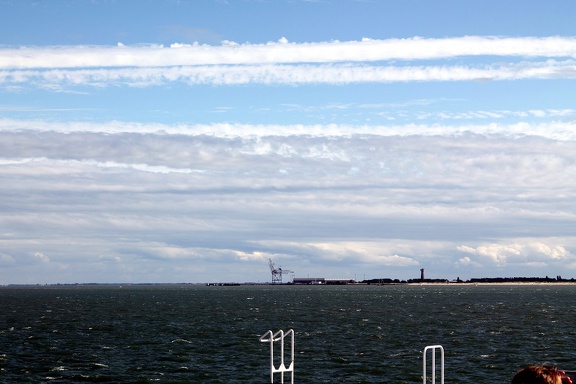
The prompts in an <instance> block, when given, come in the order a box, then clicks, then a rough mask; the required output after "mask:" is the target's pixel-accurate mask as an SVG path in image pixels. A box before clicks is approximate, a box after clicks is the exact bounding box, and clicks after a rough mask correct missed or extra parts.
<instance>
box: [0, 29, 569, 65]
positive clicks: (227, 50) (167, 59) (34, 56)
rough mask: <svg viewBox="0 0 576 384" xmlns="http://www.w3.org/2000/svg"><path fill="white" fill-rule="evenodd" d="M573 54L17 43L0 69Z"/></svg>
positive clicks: (544, 44) (455, 47) (544, 46)
mask: <svg viewBox="0 0 576 384" xmlns="http://www.w3.org/2000/svg"><path fill="white" fill-rule="evenodd" d="M479 55H483V56H485V55H490V56H522V57H571V58H576V38H571V37H555V36H552V37H485V36H464V37H454V38H443V39H425V38H419V37H414V38H409V39H386V40H374V39H367V38H366V39H362V40H361V41H346V42H340V41H331V42H316V43H288V42H286V41H281V42H277V43H268V44H236V43H231V42H225V43H224V44H223V45H221V46H208V45H200V44H191V45H190V44H172V45H171V46H170V47H164V46H162V45H149V46H126V45H124V44H119V45H118V46H115V47H110V46H52V47H27V46H25V47H18V48H4V49H1V50H0V68H4V69H32V68H46V69H48V68H90V67H162V66H179V65H218V64H274V63H337V62H343V61H348V62H358V61H385V60H429V59H442V58H450V57H457V56H479Z"/></svg>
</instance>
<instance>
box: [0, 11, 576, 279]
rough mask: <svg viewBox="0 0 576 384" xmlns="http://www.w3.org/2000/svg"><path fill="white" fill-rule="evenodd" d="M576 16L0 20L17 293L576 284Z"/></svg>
mask: <svg viewBox="0 0 576 384" xmlns="http://www.w3.org/2000/svg"><path fill="white" fill-rule="evenodd" d="M575 11H576V4H575V3H574V2H573V1H568V0H566V1H560V0H558V1H552V2H543V1H525V0H524V1H505V2H503V1H482V2H479V1H440V2H430V1H424V0H421V1H418V0H406V1H400V0H398V1H353V0H341V1H329V0H325V1H321V0H319V1H298V0H293V1H281V0H278V1H248V0H246V1H208V0H206V1H185V0H180V1H177V0H174V1H168V0H166V1H159V0H158V1H113V0H101V1H98V0H93V1H82V0H79V1H66V0H53V1H23V0H18V1H16V0H14V1H10V0H0V36H1V37H0V284H9V283H74V282H102V283H105V282H106V283H107V282H214V281H218V282H228V281H236V282H245V281H256V282H258V281H260V282H264V281H269V280H270V273H269V271H268V265H267V263H268V260H269V259H272V260H273V261H274V263H275V264H276V265H277V266H282V267H283V268H285V269H290V270H293V271H294V272H295V276H296V277H306V276H317V277H327V278H344V277H346V278H347V277H352V278H354V277H356V278H357V279H358V280H360V279H363V278H367V279H368V278H384V277H389V278H400V279H408V278H415V277H419V270H420V268H424V269H425V270H426V275H427V277H430V278H448V279H455V278H456V277H460V278H461V279H468V278H471V277H497V276H500V277H503V276H557V275H562V276H563V277H565V278H569V277H576V236H575V231H574V230H575V229H576V206H575V205H574V203H573V196H574V195H575V192H576V182H575V180H574V179H575V178H574V175H576V157H575V156H574V155H573V154H574V153H576V106H575V105H574V101H575V97H574V85H575V79H576V27H574V23H573V15H574V14H575Z"/></svg>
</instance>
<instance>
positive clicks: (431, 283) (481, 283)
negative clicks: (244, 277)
mask: <svg viewBox="0 0 576 384" xmlns="http://www.w3.org/2000/svg"><path fill="white" fill-rule="evenodd" d="M256 285H258V286H274V285H282V286H309V285H319V286H326V285H330V286H332V285H353V286H399V285H409V286H485V285H509V286H513V285H541V286H543V285H546V286H551V285H576V281H571V280H562V281H478V282H476V281H460V282H456V281H422V282H416V281H410V282H406V281H402V282H382V283H374V282H358V283H348V284H294V283H292V282H287V283H281V284H273V283H270V282H264V283H253V282H246V283H54V284H3V285H0V288H18V287H22V288H58V287H62V288H64V287H154V286H158V287H161V286H213V287H234V286H256Z"/></svg>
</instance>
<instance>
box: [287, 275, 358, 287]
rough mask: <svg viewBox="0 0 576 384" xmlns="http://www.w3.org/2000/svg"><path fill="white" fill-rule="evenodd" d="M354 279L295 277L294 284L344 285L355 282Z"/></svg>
mask: <svg viewBox="0 0 576 384" xmlns="http://www.w3.org/2000/svg"><path fill="white" fill-rule="evenodd" d="M354 282H355V281H354V279H326V278H324V277H295V278H294V280H293V281H292V283H293V284H301V285H344V284H353V283H354Z"/></svg>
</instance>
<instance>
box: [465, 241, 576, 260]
mask: <svg viewBox="0 0 576 384" xmlns="http://www.w3.org/2000/svg"><path fill="white" fill-rule="evenodd" d="M518 240H519V241H517V242H514V243H498V244H497V243H493V244H485V245H479V246H477V247H470V246H466V245H464V246H459V247H458V250H459V251H461V252H465V253H470V254H473V255H476V256H479V257H480V258H481V259H487V260H489V261H490V263H492V264H494V265H496V266H506V265H508V264H517V263H528V264H530V263H532V265H536V264H537V265H547V263H549V262H556V261H564V260H568V259H574V258H575V257H576V255H574V254H572V253H571V252H570V251H569V250H567V249H566V248H565V246H564V245H563V244H558V243H553V242H554V240H550V243H544V242H542V241H536V240H533V239H518ZM466 261H468V262H471V261H470V259H469V258H468V257H466V258H464V262H466ZM534 263H535V264H534Z"/></svg>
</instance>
